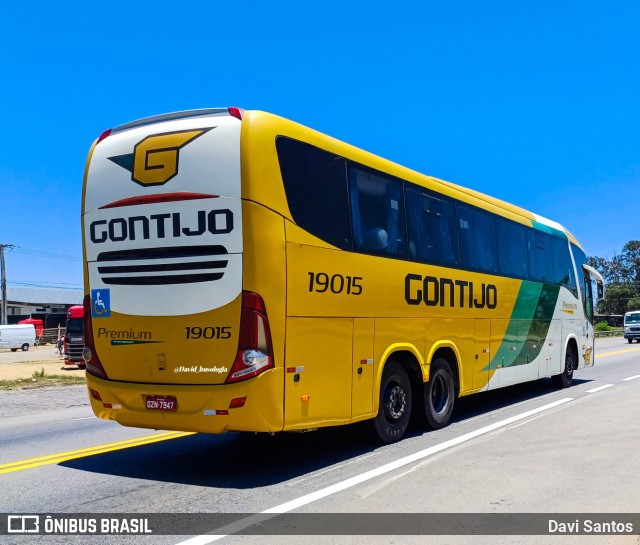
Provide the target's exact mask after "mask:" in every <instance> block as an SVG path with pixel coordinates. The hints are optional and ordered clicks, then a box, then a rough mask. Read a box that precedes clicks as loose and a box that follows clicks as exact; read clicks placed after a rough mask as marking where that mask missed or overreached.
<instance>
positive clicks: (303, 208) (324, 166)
mask: <svg viewBox="0 0 640 545" xmlns="http://www.w3.org/2000/svg"><path fill="white" fill-rule="evenodd" d="M276 150H277V152H278V161H279V163H280V172H281V173H282V181H283V182H284V190H285V193H286V195H287V202H288V204H289V210H290V212H291V216H292V217H293V221H295V222H296V224H298V225H299V226H300V227H302V228H303V229H304V230H306V231H308V232H309V233H311V234H312V235H314V236H316V237H318V238H319V239H322V240H324V241H325V242H328V243H329V244H332V245H333V246H336V247H338V248H340V249H342V250H351V247H352V245H351V224H350V218H349V195H348V188H347V173H346V163H345V160H344V159H343V158H342V157H339V156H338V155H334V154H332V153H329V152H327V151H324V150H321V149H320V148H317V147H315V146H312V145H310V144H306V143H304V142H300V141H298V140H293V139H291V138H286V137H283V136H279V137H278V138H276Z"/></svg>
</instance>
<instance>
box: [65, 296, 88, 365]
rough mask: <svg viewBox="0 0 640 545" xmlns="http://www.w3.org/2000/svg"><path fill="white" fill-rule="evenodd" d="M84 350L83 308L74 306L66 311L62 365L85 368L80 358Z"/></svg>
mask: <svg viewBox="0 0 640 545" xmlns="http://www.w3.org/2000/svg"><path fill="white" fill-rule="evenodd" d="M83 349H84V307H83V306H82V305H74V306H72V307H70V308H69V310H68V311H67V330H66V332H65V334H64V363H65V365H77V366H78V367H80V368H84V367H85V361H84V359H83V358H82V350H83Z"/></svg>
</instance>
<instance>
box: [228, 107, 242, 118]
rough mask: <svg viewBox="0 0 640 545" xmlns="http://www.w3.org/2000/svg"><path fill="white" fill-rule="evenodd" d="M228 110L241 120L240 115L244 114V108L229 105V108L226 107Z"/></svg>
mask: <svg viewBox="0 0 640 545" xmlns="http://www.w3.org/2000/svg"><path fill="white" fill-rule="evenodd" d="M228 112H229V114H230V115H232V116H233V117H237V118H238V119H239V120H240V121H242V116H243V115H244V110H243V109H242V108H236V107H235V106H231V107H230V108H228Z"/></svg>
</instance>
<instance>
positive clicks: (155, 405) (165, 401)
mask: <svg viewBox="0 0 640 545" xmlns="http://www.w3.org/2000/svg"><path fill="white" fill-rule="evenodd" d="M145 401H146V404H147V409H150V410H152V411H175V410H176V409H177V408H178V401H177V400H176V398H175V397H174V396H146V397H145Z"/></svg>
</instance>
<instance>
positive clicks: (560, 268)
mask: <svg viewBox="0 0 640 545" xmlns="http://www.w3.org/2000/svg"><path fill="white" fill-rule="evenodd" d="M551 247H552V249H553V275H554V280H555V283H556V284H558V285H560V286H565V287H566V288H568V289H570V290H571V291H572V292H573V293H575V294H576V297H577V292H576V290H577V284H576V278H575V275H574V273H573V263H571V256H570V255H569V243H568V242H567V241H566V240H561V239H559V238H552V239H551Z"/></svg>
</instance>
